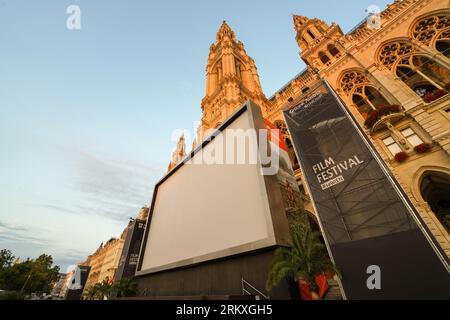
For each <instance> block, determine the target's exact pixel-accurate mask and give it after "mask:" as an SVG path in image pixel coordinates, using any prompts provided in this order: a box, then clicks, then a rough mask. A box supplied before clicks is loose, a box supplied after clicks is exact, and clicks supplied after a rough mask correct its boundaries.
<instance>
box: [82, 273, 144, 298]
mask: <svg viewBox="0 0 450 320" xmlns="http://www.w3.org/2000/svg"><path fill="white" fill-rule="evenodd" d="M136 290H137V284H136V280H135V279H134V278H123V279H121V280H120V282H118V283H115V284H111V283H110V281H109V279H105V280H103V281H102V282H101V283H96V284H95V285H93V286H92V287H90V288H89V289H88V290H87V291H86V293H85V294H84V299H86V300H103V299H104V298H105V297H106V299H110V298H111V297H112V296H113V295H114V296H116V297H119V298H125V297H134V296H136Z"/></svg>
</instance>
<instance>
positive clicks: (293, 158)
mask: <svg viewBox="0 0 450 320" xmlns="http://www.w3.org/2000/svg"><path fill="white" fill-rule="evenodd" d="M274 125H275V127H277V128H278V129H279V130H280V131H281V134H282V135H283V140H284V143H285V144H286V147H287V148H288V154H289V158H290V160H291V164H292V168H293V169H294V171H295V170H297V169H299V168H300V165H299V162H298V159H297V155H296V154H295V150H294V146H293V145H292V141H291V137H290V135H289V131H288V129H287V126H286V122H284V121H283V120H276V121H275V122H274Z"/></svg>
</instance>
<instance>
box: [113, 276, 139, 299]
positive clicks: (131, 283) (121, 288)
mask: <svg viewBox="0 0 450 320" xmlns="http://www.w3.org/2000/svg"><path fill="white" fill-rule="evenodd" d="M114 290H115V291H116V292H117V297H119V298H120V297H122V298H125V297H134V296H136V293H137V283H136V279H135V278H122V279H120V282H119V283H116V284H115V285H114Z"/></svg>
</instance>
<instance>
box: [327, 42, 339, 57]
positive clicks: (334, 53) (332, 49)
mask: <svg viewBox="0 0 450 320" xmlns="http://www.w3.org/2000/svg"><path fill="white" fill-rule="evenodd" d="M328 52H329V53H331V55H332V56H333V57H336V56H337V55H338V54H339V50H338V49H337V48H336V46H335V45H334V44H329V45H328Z"/></svg>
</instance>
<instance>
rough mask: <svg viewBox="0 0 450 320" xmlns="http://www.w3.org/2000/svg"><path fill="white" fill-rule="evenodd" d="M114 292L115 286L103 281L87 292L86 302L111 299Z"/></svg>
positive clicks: (85, 295)
mask: <svg viewBox="0 0 450 320" xmlns="http://www.w3.org/2000/svg"><path fill="white" fill-rule="evenodd" d="M112 292H113V285H111V284H110V283H109V281H108V280H107V279H106V280H103V281H102V282H101V283H96V284H94V285H93V286H92V287H90V288H89V289H88V290H87V292H86V293H85V294H84V299H85V300H103V299H105V297H106V299H109V298H110V297H111V294H112Z"/></svg>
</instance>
